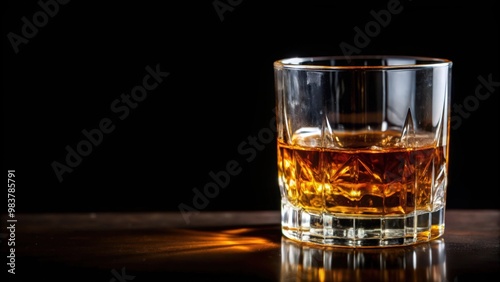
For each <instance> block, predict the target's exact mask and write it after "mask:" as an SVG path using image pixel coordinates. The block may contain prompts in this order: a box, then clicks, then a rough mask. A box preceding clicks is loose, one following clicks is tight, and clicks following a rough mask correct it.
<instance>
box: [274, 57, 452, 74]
mask: <svg viewBox="0 0 500 282" xmlns="http://www.w3.org/2000/svg"><path fill="white" fill-rule="evenodd" d="M390 59H392V60H413V61H414V62H413V63H401V64H389V65H384V64H374V65H356V64H349V62H353V61H365V62H366V61H367V60H381V61H386V60H390ZM327 61H330V62H332V61H344V62H346V63H343V64H339V65H331V64H330V65H328V64H325V63H323V64H318V62H327ZM452 63H453V62H452V61H451V60H450V59H446V58H439V57H426V56H411V55H354V56H341V55H338V56H336V55H332V56H309V57H290V58H284V59H279V60H276V61H274V62H273V66H274V68H275V69H297V70H300V69H303V70H355V69H365V70H370V69H373V70H384V69H388V70H389V69H419V68H435V67H444V66H451V65H452Z"/></svg>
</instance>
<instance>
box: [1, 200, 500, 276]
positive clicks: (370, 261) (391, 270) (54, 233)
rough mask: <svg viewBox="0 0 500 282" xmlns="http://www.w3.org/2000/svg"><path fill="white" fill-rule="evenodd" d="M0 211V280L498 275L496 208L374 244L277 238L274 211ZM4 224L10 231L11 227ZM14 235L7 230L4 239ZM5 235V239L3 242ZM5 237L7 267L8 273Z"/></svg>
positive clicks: (456, 215)
mask: <svg viewBox="0 0 500 282" xmlns="http://www.w3.org/2000/svg"><path fill="white" fill-rule="evenodd" d="M16 219H17V222H15V228H11V229H8V228H7V226H9V224H10V223H8V222H7V220H8V219H7V218H6V217H5V215H4V216H2V225H4V224H5V225H7V226H4V227H3V228H2V229H1V233H0V235H1V240H2V244H1V251H2V258H3V259H2V260H3V263H2V268H3V274H6V275H3V274H2V276H0V277H7V278H9V279H10V280H7V279H0V281H111V282H113V281H114V282H124V281H133V282H139V281H234V282H237V281H458V282H460V281H499V279H500V246H499V245H500V241H499V240H500V211H499V210H448V211H447V213H446V231H445V236H444V237H443V238H442V239H440V240H436V241H433V242H431V243H425V244H418V245H414V246H410V247H395V248H384V249H345V248H316V247H312V246H306V245H300V244H297V243H294V242H292V241H289V240H286V239H284V238H283V237H282V236H281V233H280V225H279V220H280V216H279V212H277V211H259V212H202V213H199V214H196V215H192V216H191V217H190V218H189V219H190V222H189V224H187V222H186V221H185V220H184V218H183V217H182V215H181V214H180V213H176V212H172V213H168V212H167V213H160V212H158V213H85V214H72V213H70V214H18V215H16ZM11 231H13V232H11ZM12 236H14V237H12ZM10 238H14V240H11V241H9V239H10ZM12 241H14V242H15V246H14V251H15V274H11V273H9V272H8V270H9V269H11V268H12V266H14V265H12V264H11V265H10V266H9V265H8V264H7V263H9V260H11V259H9V258H8V256H10V257H12V254H11V251H12V250H11V248H12V246H8V242H12Z"/></svg>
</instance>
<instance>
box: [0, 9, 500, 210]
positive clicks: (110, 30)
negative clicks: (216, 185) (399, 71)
mask: <svg viewBox="0 0 500 282" xmlns="http://www.w3.org/2000/svg"><path fill="white" fill-rule="evenodd" d="M389 2H391V1H367V3H365V2H358V1H349V2H347V1H343V2H342V1H296V2H291V1H248V0H244V1H226V0H220V1H213V0H207V1H113V2H109V1H106V3H104V1H70V2H68V3H67V4H64V5H63V4H59V10H58V12H57V14H55V15H54V16H53V17H49V18H48V20H47V22H46V25H44V26H43V27H40V28H39V29H38V31H37V32H36V34H35V35H34V36H33V37H32V38H30V39H28V42H27V43H22V44H20V45H19V46H18V47H19V52H18V53H16V52H15V51H14V48H13V45H12V43H11V42H10V40H9V34H10V36H12V33H15V34H17V35H22V27H23V25H24V22H23V21H22V18H23V17H26V18H27V19H28V20H29V21H30V22H33V15H34V14H36V13H37V12H39V11H41V10H42V9H41V6H40V5H39V4H38V3H37V2H36V1H7V2H6V3H7V5H6V7H4V9H3V15H2V18H3V22H2V25H3V27H2V31H3V36H4V37H3V50H2V59H3V63H2V70H3V73H2V92H3V93H2V100H3V101H2V108H3V117H4V123H3V125H4V126H3V127H4V138H3V140H4V150H3V158H2V159H3V166H4V171H6V170H7V169H15V170H16V188H17V189H16V207H17V208H18V211H25V212H44V211H51V212H63V211H64V212H67V211H164V210H174V211H175V210H178V206H179V204H181V203H184V204H186V205H188V206H193V203H192V201H193V198H194V196H195V194H194V192H193V188H198V189H199V190H203V187H204V186H205V185H206V184H207V183H209V182H210V181H211V178H210V177H209V172H210V171H213V172H219V171H223V170H225V169H226V164H227V163H228V162H230V161H232V160H234V161H237V162H238V163H239V164H240V167H241V173H240V174H238V175H235V176H233V177H231V179H230V181H229V184H228V185H227V187H225V188H224V189H221V190H220V191H219V193H218V195H216V196H215V197H213V198H211V199H209V201H208V203H205V204H206V206H204V207H203V209H205V210H259V209H279V192H278V186H277V181H276V174H277V170H276V161H275V155H276V148H275V142H274V140H273V141H272V142H269V143H265V144H263V149H262V150H261V151H258V152H257V154H256V155H255V158H254V159H252V160H251V161H246V160H245V158H246V157H248V155H243V154H241V153H239V152H238V149H237V148H238V146H239V145H240V144H242V143H243V142H247V141H248V138H251V137H252V136H258V135H259V132H260V133H261V134H262V133H265V132H269V128H270V122H272V117H273V115H274V114H273V112H272V109H273V108H274V88H273V87H274V85H273V69H272V63H273V61H275V60H277V59H281V58H285V57H292V56H313V55H343V53H342V50H341V48H340V44H341V43H342V42H344V43H347V44H350V45H352V46H356V45H355V41H354V40H355V34H356V32H355V30H354V28H355V27H359V28H360V29H362V30H363V29H364V28H365V26H366V25H367V24H368V23H370V22H372V21H374V17H373V15H372V14H371V13H370V11H372V10H373V11H375V12H378V11H380V10H386V9H387V5H388V3H389ZM160 3H161V4H160ZM214 3H223V4H227V5H231V4H232V6H228V7H231V9H230V10H226V11H224V12H223V13H222V12H220V13H219V14H221V13H222V18H221V17H219V14H218V12H217V10H216V9H215V7H214ZM399 5H400V6H401V7H402V9H403V10H402V11H401V13H399V14H393V15H392V16H391V19H390V21H389V22H388V24H387V26H385V27H381V29H380V30H379V32H377V33H376V34H375V35H374V36H372V37H371V38H370V41H369V42H368V43H367V44H366V46H363V47H362V48H359V51H360V52H359V53H360V54H401V55H420V56H433V57H443V58H448V59H451V60H452V61H453V63H454V65H453V88H452V91H453V96H452V104H454V105H463V106H467V108H468V109H469V110H467V112H466V114H467V117H465V116H464V117H460V116H459V115H458V114H456V113H453V115H454V116H455V118H458V117H460V118H459V119H460V120H461V124H460V125H459V126H458V125H456V126H455V127H456V128H454V129H453V130H452V132H451V142H450V153H451V154H450V171H449V178H450V179H449V187H448V208H471V209H472V208H474V209H477V208H498V204H497V203H498V201H497V200H496V198H495V196H494V195H495V194H496V192H495V190H496V189H498V184H496V181H495V179H496V176H498V171H499V170H498V162H496V160H498V157H499V156H498V146H497V145H498V142H497V141H496V138H497V136H498V125H497V121H498V93H499V87H498V85H496V86H494V87H493V89H492V90H494V91H490V92H491V95H490V96H489V97H487V98H485V97H482V98H481V99H478V98H477V97H476V96H475V90H476V87H477V86H478V85H481V84H480V81H479V80H478V77H479V76H482V77H484V78H486V79H487V78H488V77H490V80H494V81H495V82H497V84H498V82H499V81H500V75H499V71H498V50H499V44H498V37H499V36H498V35H499V29H498V18H497V12H496V10H495V8H494V6H493V5H492V4H488V3H487V2H482V1H473V2H470V1H466V2H463V1H462V2H460V1H450V2H446V3H445V2H439V1H437V2H433V1H419V0H413V1H409V0H401V2H400V4H399ZM358 47H360V46H359V45H358ZM146 66H151V67H152V68H153V69H155V68H156V67H159V69H160V70H161V71H162V72H168V73H169V75H168V77H166V78H164V80H163V81H162V82H161V83H160V84H159V85H158V87H156V88H155V89H153V90H151V91H149V92H148V94H147V96H146V98H145V99H144V100H143V101H141V102H140V103H138V106H137V108H135V109H131V110H130V113H129V115H128V116H127V117H126V118H124V119H123V120H121V119H119V114H117V113H115V112H113V111H112V110H111V108H110V106H111V104H112V103H113V101H114V100H116V99H119V98H120V95H121V94H130V92H131V90H132V89H133V88H134V87H135V86H137V85H141V84H142V80H143V77H144V76H145V75H146V74H147V71H146V69H145V68H146ZM485 90H486V88H483V89H482V91H485ZM482 93H483V94H484V93H486V92H482ZM467 103H468V104H467ZM103 118H110V119H111V121H112V123H113V125H114V126H115V129H114V131H112V132H110V133H109V134H105V135H104V137H103V139H102V142H101V143H100V144H99V145H98V146H94V147H93V148H92V151H91V153H90V154H89V155H88V156H85V157H83V158H82V161H81V163H80V164H78V165H77V166H75V167H74V168H73V171H72V172H71V173H64V174H63V181H62V182H59V181H58V178H57V177H56V174H55V173H54V170H53V168H52V166H51V164H52V163H53V162H54V161H57V162H59V163H61V164H64V163H65V157H66V154H67V151H66V149H65V148H66V146H70V147H72V148H76V146H77V144H78V143H79V142H81V141H82V140H85V137H84V135H83V134H82V130H84V129H85V130H92V129H95V128H98V126H99V122H100V121H101V120H102V119H103ZM262 136H264V135H261V137H262ZM6 190H7V188H5V189H4V193H7V191H6ZM5 209H6V207H5Z"/></svg>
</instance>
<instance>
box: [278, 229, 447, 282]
mask: <svg viewBox="0 0 500 282" xmlns="http://www.w3.org/2000/svg"><path fill="white" fill-rule="evenodd" d="M281 281H282V282H284V281H446V253H445V243H444V239H438V240H434V241H431V242H428V243H422V244H417V245H413V246H408V247H394V248H384V249H380V248H375V249H370V248H356V249H354V248H331V247H318V246H312V245H310V244H300V243H297V242H294V241H292V240H290V239H286V238H285V237H283V238H282V241H281Z"/></svg>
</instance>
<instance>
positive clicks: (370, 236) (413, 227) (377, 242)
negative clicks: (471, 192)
mask: <svg viewBox="0 0 500 282" xmlns="http://www.w3.org/2000/svg"><path fill="white" fill-rule="evenodd" d="M444 212H445V208H444V207H443V208H441V209H438V210H436V211H433V212H427V211H415V212H413V213H410V214H406V215H401V216H393V215H391V216H384V217H380V216H366V215H344V214H328V213H314V214H313V213H309V212H307V211H304V210H302V209H297V208H295V207H293V206H291V205H290V204H289V203H283V204H282V207H281V228H282V232H283V235H284V236H286V237H287V238H290V239H292V240H296V241H300V242H306V243H312V244H317V245H322V246H335V247H371V248H373V247H391V246H407V245H413V244H417V243H422V242H429V241H430V240H433V239H436V238H439V237H441V236H442V235H443V233H444V226H445V224H444V220H445V216H444Z"/></svg>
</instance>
